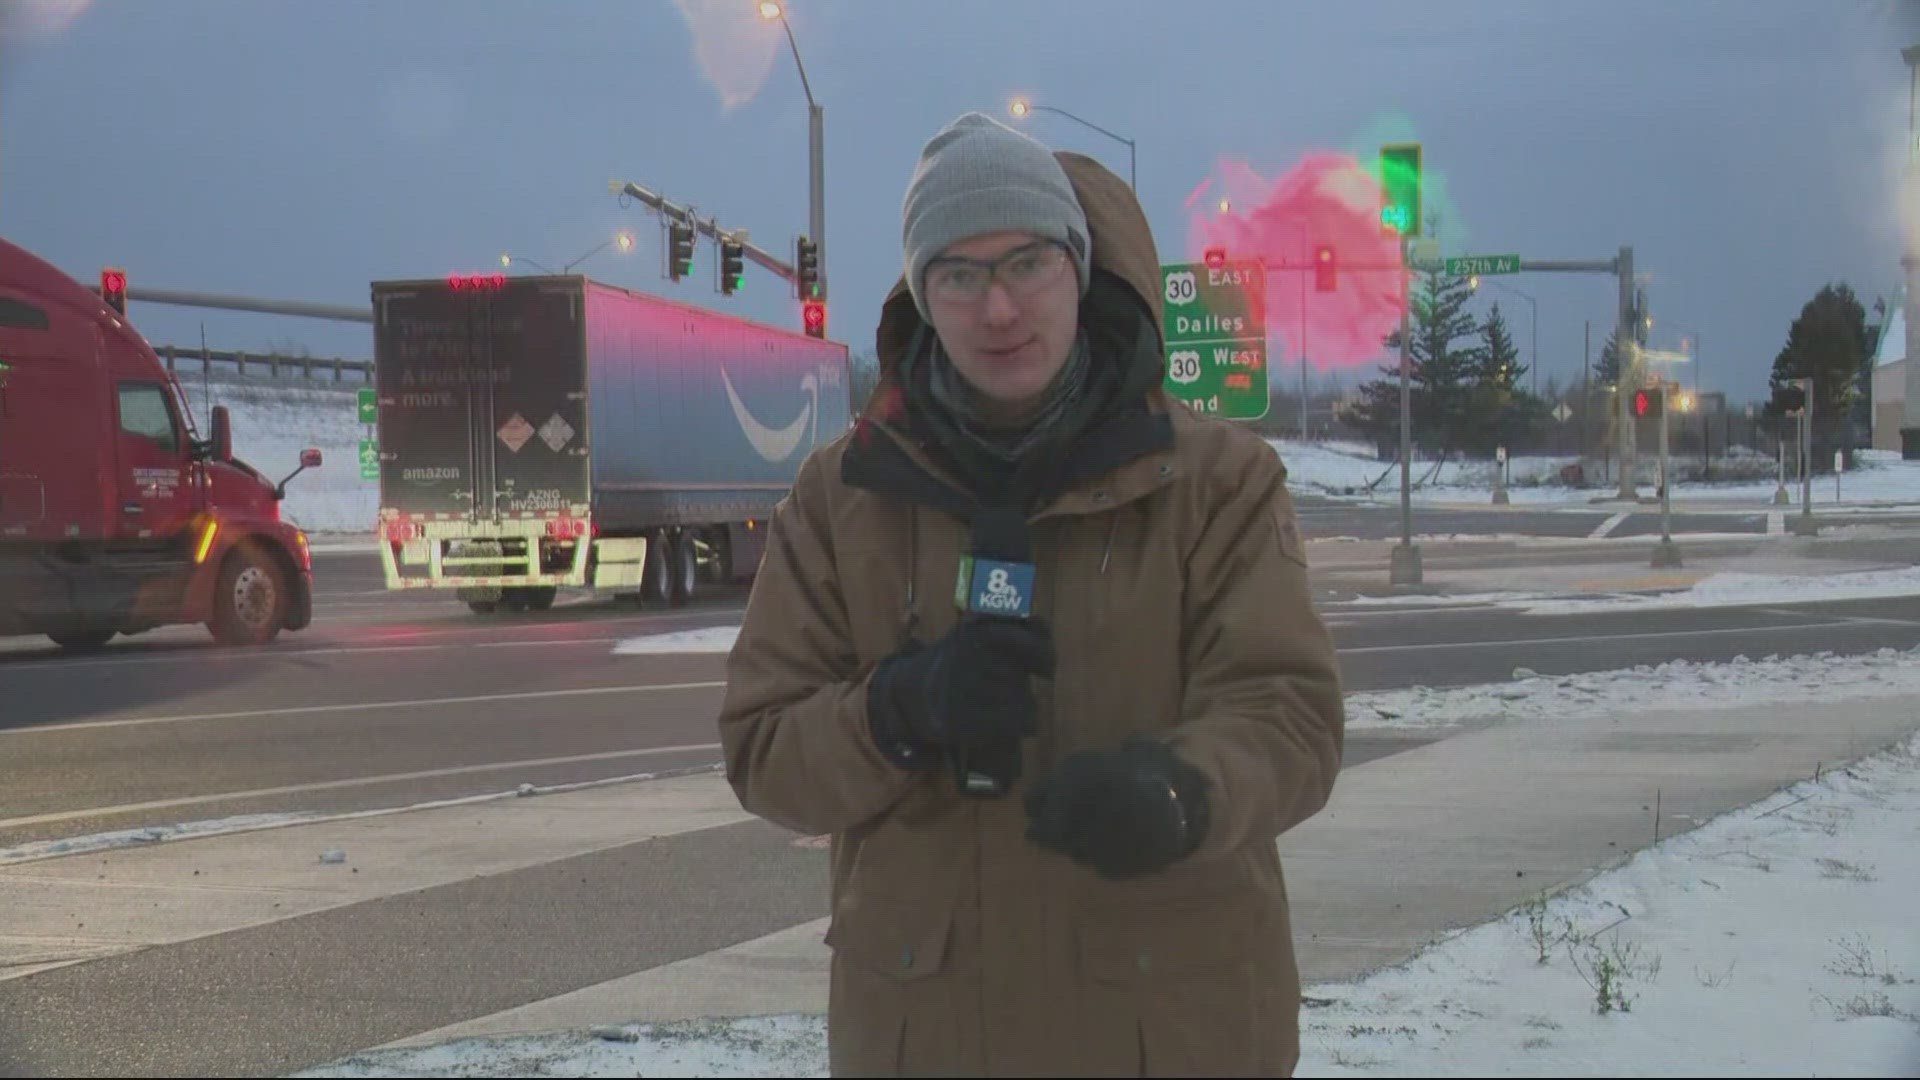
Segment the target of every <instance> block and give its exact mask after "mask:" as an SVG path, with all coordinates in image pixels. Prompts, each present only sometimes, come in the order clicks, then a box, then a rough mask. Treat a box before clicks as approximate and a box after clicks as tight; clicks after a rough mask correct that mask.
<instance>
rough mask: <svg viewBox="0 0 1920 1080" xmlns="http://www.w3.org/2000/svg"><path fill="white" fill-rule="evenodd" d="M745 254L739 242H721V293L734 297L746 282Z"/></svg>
mask: <svg viewBox="0 0 1920 1080" xmlns="http://www.w3.org/2000/svg"><path fill="white" fill-rule="evenodd" d="M743 254H744V252H743V249H742V248H741V246H740V242H739V241H737V240H722V241H720V291H721V292H722V293H724V294H726V295H728V296H732V295H733V294H734V293H735V292H736V291H738V290H739V288H740V286H741V285H743V284H745V282H746V267H745V266H744V265H743V264H742V262H741V258H742V256H743Z"/></svg>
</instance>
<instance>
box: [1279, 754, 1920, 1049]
mask: <svg viewBox="0 0 1920 1080" xmlns="http://www.w3.org/2000/svg"><path fill="white" fill-rule="evenodd" d="M1916 822H1920V738H1910V739H1908V740H1906V741H1905V742H1904V743H1903V744H1902V745H1901V746H1900V747H1898V748H1896V749H1895V750H1893V751H1890V752H1888V753H1885V754H1881V755H1877V756H1875V757H1872V758H1868V759H1865V760H1863V761H1861V762H1859V763H1856V764H1855V765H1853V766H1851V767H1848V768H1846V769H1843V770H1837V771H1834V772H1829V773H1825V774H1824V775H1822V776H1821V777H1820V778H1819V779H1818V780H1807V781H1803V782H1801V783H1798V784H1795V785H1793V786H1792V787H1789V788H1786V789H1784V790H1782V791H1779V792H1776V793H1775V794H1773V795H1772V796H1770V797H1768V798H1766V799H1762V800H1761V801H1760V802H1758V803H1755V804H1753V805H1752V806H1749V807H1746V808H1744V809H1741V810H1738V811H1734V812H1732V813H1729V814H1725V815H1722V816H1721V817H1719V818H1716V819H1714V820H1713V821H1710V822H1708V823H1707V824H1705V825H1703V826H1701V827H1700V828H1698V829H1695V830H1694V831H1692V832H1689V833H1686V834H1684V835H1681V836H1678V837H1674V838H1671V839H1668V840H1666V841H1663V842H1662V843H1660V844H1658V845H1656V846H1654V847H1652V848H1649V849H1646V850H1644V851H1641V852H1639V853H1637V854H1636V855H1634V856H1633V857H1632V858H1631V859H1629V860H1628V861H1627V863H1626V864H1625V865H1624V866H1621V867H1619V868H1617V869H1614V870H1612V871H1609V872H1607V873H1605V874H1602V875H1600V876H1598V877H1596V878H1594V879H1593V880H1591V881H1589V882H1588V883H1587V884H1586V885H1585V886H1582V887H1579V888H1575V889H1572V890H1569V891H1568V892H1566V893H1564V894H1562V895H1560V896H1557V897H1551V898H1546V899H1544V900H1540V901H1536V902H1534V903H1533V904H1529V905H1525V906H1523V907H1522V908H1520V909H1519V910H1517V911H1514V912H1510V913H1508V914H1506V915H1505V916H1503V917H1501V918H1498V919H1494V920H1492V921H1490V922H1487V923H1483V924H1481V925H1480V926H1477V927H1474V928H1472V929H1469V930H1466V931H1463V932H1460V933H1457V934H1454V935H1452V936H1450V937H1448V938H1445V939H1443V940H1442V941H1440V942H1439V943H1437V944H1435V945H1433V946H1431V947H1430V948H1429V949H1427V950H1426V951H1425V952H1424V953H1422V954H1421V955H1419V956H1417V957H1415V958H1414V959H1412V960H1410V961H1408V962H1407V963H1405V964H1402V965H1399V966H1398V967H1394V968H1390V969H1387V970H1385V971H1381V972H1376V973H1375V974H1373V975H1372V976H1370V977H1368V978H1365V979H1362V980H1360V981H1358V982H1356V983H1352V984H1341V985H1331V986H1316V987H1311V988H1309V989H1308V991H1307V993H1308V995H1309V996H1310V997H1312V998H1313V999H1315V1007H1313V1008H1309V1009H1307V1010H1305V1011H1303V1013H1302V1017H1301V1026H1302V1030H1301V1048H1302V1062H1301V1068H1300V1070H1299V1071H1300V1073H1301V1074H1302V1075H1318V1076H1527V1075H1532V1076H1565V1075H1578V1076H1749V1075H1762V1076H1794V1075H1797V1076H1912V1075H1915V1072H1916V1070H1920V1015H1917V1014H1920V981H1916V976H1920V931H1916V929H1915V923H1914V921H1913V899H1912V898H1913V896H1914V890H1916V889H1920V843H1916V839H1917V838H1920V836H1917V832H1920V830H1917V829H1916ZM1536 928H1537V932H1536ZM1543 955H1544V957H1545V960H1544V961H1543V960H1542V956H1543ZM1608 969H1612V970H1613V971H1615V972H1617V973H1618V974H1616V975H1613V976H1611V977H1610V979H1609V978H1607V977H1603V976H1604V975H1605V973H1606V972H1607V971H1608ZM1603 986H1606V987H1609V988H1610V992H1609V993H1608V995H1607V996H1608V1001H1607V1006H1606V1008H1605V1010H1604V1011H1603V1008H1602V1005H1601V988H1602V987H1603Z"/></svg>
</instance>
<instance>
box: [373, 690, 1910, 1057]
mask: <svg viewBox="0 0 1920 1080" xmlns="http://www.w3.org/2000/svg"><path fill="white" fill-rule="evenodd" d="M1916 729H1920V700H1916V699H1913V698H1891V697H1889V698H1878V699H1854V700H1842V701H1838V702H1834V703H1831V704H1828V705H1825V706H1823V707H1822V708H1821V710H1820V713H1819V715H1818V716H1817V717H1810V716H1808V715H1805V714H1804V713H1802V712H1798V711H1795V710H1790V709H1781V708H1777V707H1773V706H1766V705H1761V706H1751V707H1744V708H1737V709H1722V710H1692V711H1672V712H1656V713H1644V714H1639V715H1622V716H1619V717H1613V718H1607V719H1603V720H1597V721H1596V720H1586V721H1566V720H1550V721H1539V722H1526V723H1513V724H1506V725H1498V726H1490V727H1485V728H1482V729H1479V730H1476V731H1472V732H1468V733H1464V734H1460V735H1456V736H1454V737H1452V738H1449V739H1446V740H1443V741H1441V742H1438V743H1434V744H1431V745H1428V746H1424V747H1420V748H1417V749H1413V750H1409V751H1406V752H1404V753H1400V754H1396V755H1393V756H1391V757H1387V758H1383V759H1380V760H1378V761H1373V762H1369V763H1367V764H1365V765H1361V766H1358V767H1356V768H1352V769H1349V770H1347V771H1346V772H1345V773H1344V774H1343V775H1342V777H1341V778H1340V780H1339V783H1338V784H1337V785H1336V788H1335V791H1334V796H1333V800H1332V802H1331V803H1330V804H1329V806H1328V807H1327V809H1326V810H1325V811H1323V812H1322V813H1321V814H1320V815H1318V816H1316V817H1315V818H1313V819H1312V820H1310V821H1308V822H1306V823H1305V824H1304V825H1302V826H1301V827H1300V828H1298V829H1295V830H1294V831H1293V832H1292V833H1290V834H1288V835H1287V836H1286V837H1284V838H1283V840H1282V842H1281V845H1280V846H1281V851H1282V855H1283V858H1284V859H1285V865H1286V870H1287V877H1288V889H1289V893H1290V896H1291V900H1292V904H1293V920H1294V922H1293V925H1294V933H1295V937H1296V940H1297V942H1298V945H1299V950H1300V963H1301V972H1302V977H1303V979H1304V980H1305V981H1306V982H1307V983H1309V984H1311V983H1316V982H1326V981H1334V980H1344V979H1351V978H1355V977H1357V976H1360V975H1363V974H1365V973H1366V972H1368V971H1371V970H1373V969H1375V968H1378V967H1380V966H1383V965H1390V964H1393V963H1396V962H1399V961H1402V960H1405V959H1406V958H1408V957H1409V956H1411V955H1412V954H1414V953H1415V952H1416V951H1418V950H1419V949H1420V948H1421V947H1423V946H1424V945H1426V944H1428V943H1429V942H1431V941H1433V940H1434V939H1435V938H1436V937H1438V936H1439V935H1442V934H1445V933H1446V932H1448V931H1450V930H1454V929H1457V928H1461V927H1466V926H1471V925H1474V924H1477V923H1480V922H1483V921H1485V920H1487V919H1489V918H1492V917H1494V916H1497V915H1499V914H1501V913H1502V912H1505V911H1507V910H1509V909H1511V908H1513V907H1515V906H1517V905H1519V904H1521V903H1523V902H1524V901H1526V900H1527V899H1528V898H1530V897H1531V896H1533V895H1535V894H1537V893H1539V892H1540V891H1542V890H1553V889H1559V888H1562V887H1566V886H1569V885H1572V884H1577V883H1579V882H1581V881H1584V880H1586V879H1587V878H1589V877H1591V876H1592V875H1594V874H1596V873H1598V872H1600V871H1602V870H1605V869H1607V868H1608V867H1610V866H1612V865H1614V864H1616V863H1618V862H1620V861H1622V860H1624V859H1625V858H1626V857H1627V856H1629V855H1631V854H1632V853H1633V852H1634V851H1636V850H1639V849H1640V848H1643V847H1645V846H1647V845H1648V844H1650V843H1652V842H1653V841H1654V839H1655V833H1656V830H1657V832H1658V834H1659V836H1660V837H1662V838H1665V837H1671V836H1673V835H1675V834H1677V833H1681V832H1685V831H1687V830H1689V829H1691V828H1693V827H1695V826H1696V825H1699V824H1702V823H1704V822H1705V821H1706V820H1708V819H1709V818H1711V817H1713V816H1715V815H1718V814H1721V813H1725V812H1727V811H1730V810H1734V809H1737V808H1739V807H1741V806H1745V805H1747V804H1749V803H1752V802H1754V801H1756V800H1759V799H1761V798H1763V797H1764V796H1766V795H1767V794H1768V793H1770V792H1773V791H1775V790H1778V789H1779V788H1781V787H1783V786H1785V785H1788V784H1791V783H1793V782H1795V781H1798V780H1801V779H1805V778H1807V777H1809V776H1811V775H1813V773H1814V771H1815V769H1816V768H1819V767H1823V766H1824V767H1826V768H1832V767H1834V766H1836V765H1837V764H1839V763H1841V762H1843V761H1846V760H1850V759H1853V758H1857V757H1861V756H1864V755H1867V754H1870V753H1874V752H1876V751H1878V750H1881V749H1884V748H1885V747H1887V746H1890V745H1892V744H1893V743H1895V742H1897V741H1899V740H1900V739H1901V738H1903V737H1905V736H1906V735H1907V734H1909V733H1911V732H1912V731H1914V730H1916ZM1656 806H1657V807H1658V808H1659V815H1658V817H1657V818H1656V816H1655V808H1656ZM826 926H827V920H826V919H819V920H816V921H813V922H808V923H804V924H801V925H798V926H794V927H791V928H789V929H786V930H782V931H779V932H777V933H773V934H769V935H766V936H764V937H760V938H756V939H754V940H751V941H746V942H742V943H741V944H739V945H736V946H733V947H730V948H726V949H721V950H717V951H715V952H711V953H706V954H704V955H701V956H697V957H693V958H690V959H688V960H685V961H681V962H679V963H674V964H669V965H665V966H663V967H660V968H656V969H653V970H649V971H644V972H638V973H636V974H633V975H630V976H627V977H624V978H620V979H615V980H612V981H609V982H606V983H602V984H599V985H597V986H590V987H585V988H582V989H580V990H578V991H575V992H573V993H570V994H565V995H561V996H559V997H554V998H549V999H546V1000H544V1001H538V1002H534V1003H531V1004H529V1005H526V1006H523V1007H521V1008H517V1009H512V1010H508V1011H505V1012H502V1013H498V1014H495V1015H492V1016H485V1017H478V1018H475V1019H473V1020H470V1021H467V1022H464V1023H460V1024H455V1025H450V1026H448V1027H445V1028H441V1029H438V1030H435V1031H429V1032H423V1033H421V1034H419V1035H416V1036H413V1037H410V1038H407V1039H404V1040H400V1041H397V1042H395V1043H392V1044H390V1045H391V1046H422V1045H430V1044H433V1043H438V1042H444V1041H447V1040H449V1039H456V1038H468V1037H477V1036H500V1035H509V1034H527V1033H539V1032H552V1031H560V1030H579V1029H585V1028H589V1027H592V1026H594V1025H599V1024H622V1023H655V1022H667V1021H673V1020H683V1019H689V1018H695V1017H736V1016H751V1015H768V1014H776V1013H809V1014H819V1013H823V1012H824V1011H825V1010H826V1007H827V998H826V994H827V967H828V960H829V955H830V954H829V952H828V949H827V947H826V944H825V942H824V935H825V932H826Z"/></svg>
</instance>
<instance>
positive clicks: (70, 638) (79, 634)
mask: <svg viewBox="0 0 1920 1080" xmlns="http://www.w3.org/2000/svg"><path fill="white" fill-rule="evenodd" d="M118 632H119V631H118V630H116V629H115V628H114V627H113V626H112V625H111V624H108V623H102V622H98V621H95V620H92V619H69V620H67V621H65V622H62V623H61V624H60V625H58V626H55V627H53V628H51V629H49V630H48V631H47V636H48V637H50V638H52V639H53V643H54V644H55V645H58V646H60V647H61V648H63V649H75V650H80V649H97V648H99V647H100V646H102V645H105V644H106V643H107V642H109V641H112V640H113V635H114V634H116V633H118Z"/></svg>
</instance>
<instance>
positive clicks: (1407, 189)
mask: <svg viewBox="0 0 1920 1080" xmlns="http://www.w3.org/2000/svg"><path fill="white" fill-rule="evenodd" d="M1380 231H1382V232H1384V233H1387V234H1389V235H1393V236H1418V235H1420V144H1419V143H1391V144H1388V145H1386V146H1382V147H1381V148H1380Z"/></svg>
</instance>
